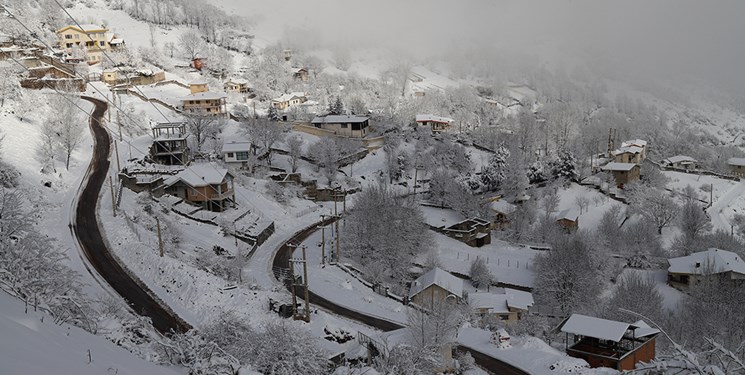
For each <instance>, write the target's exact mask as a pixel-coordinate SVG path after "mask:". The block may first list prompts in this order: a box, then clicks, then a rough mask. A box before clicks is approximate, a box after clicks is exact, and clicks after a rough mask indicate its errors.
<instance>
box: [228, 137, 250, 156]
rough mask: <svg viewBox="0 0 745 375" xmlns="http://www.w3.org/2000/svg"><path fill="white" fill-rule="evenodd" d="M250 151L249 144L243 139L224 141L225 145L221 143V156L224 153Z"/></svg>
mask: <svg viewBox="0 0 745 375" xmlns="http://www.w3.org/2000/svg"><path fill="white" fill-rule="evenodd" d="M250 150H251V142H249V141H248V140H245V139H236V140H231V141H225V143H223V145H222V152H223V154H224V153H226V152H242V151H250Z"/></svg>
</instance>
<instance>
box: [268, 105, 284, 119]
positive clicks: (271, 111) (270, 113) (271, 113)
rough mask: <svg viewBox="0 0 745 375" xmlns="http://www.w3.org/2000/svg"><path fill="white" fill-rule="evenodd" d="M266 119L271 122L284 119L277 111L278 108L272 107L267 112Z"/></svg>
mask: <svg viewBox="0 0 745 375" xmlns="http://www.w3.org/2000/svg"><path fill="white" fill-rule="evenodd" d="M266 117H267V118H268V119H269V121H274V122H276V121H281V120H282V117H280V116H279V111H277V107H275V106H273V105H270V106H269V109H268V110H267V111H266Z"/></svg>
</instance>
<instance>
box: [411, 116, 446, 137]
mask: <svg viewBox="0 0 745 375" xmlns="http://www.w3.org/2000/svg"><path fill="white" fill-rule="evenodd" d="M415 120H416V123H417V124H419V125H423V126H429V127H430V128H432V133H440V132H443V131H445V130H447V129H449V128H450V124H451V123H452V122H453V121H455V120H453V119H451V118H448V117H440V116H435V115H428V114H425V115H416V118H415Z"/></svg>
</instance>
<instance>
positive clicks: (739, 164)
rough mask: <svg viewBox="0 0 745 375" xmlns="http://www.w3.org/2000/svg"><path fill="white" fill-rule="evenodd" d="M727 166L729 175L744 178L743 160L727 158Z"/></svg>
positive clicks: (744, 161) (744, 166) (744, 167)
mask: <svg viewBox="0 0 745 375" xmlns="http://www.w3.org/2000/svg"><path fill="white" fill-rule="evenodd" d="M727 165H728V166H729V170H730V173H732V174H733V175H735V176H738V177H745V158H729V159H728V160H727Z"/></svg>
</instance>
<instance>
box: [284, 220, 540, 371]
mask: <svg viewBox="0 0 745 375" xmlns="http://www.w3.org/2000/svg"><path fill="white" fill-rule="evenodd" d="M331 223H333V219H332V218H329V219H326V221H325V222H318V223H316V224H314V225H312V226H310V227H308V228H305V229H303V230H301V231H299V232H297V233H295V235H293V236H292V237H291V238H290V239H289V240H287V241H285V242H284V243H283V244H282V245H281V246H280V247H279V249H278V250H277V252H276V254H275V255H274V261H273V263H272V268H273V269H274V270H275V277H278V276H279V270H281V269H288V268H289V267H290V265H289V261H290V256H291V254H292V251H293V249H294V246H290V245H291V244H292V245H298V244H300V243H301V242H303V240H305V239H306V238H308V236H310V235H311V234H312V233H313V232H315V231H317V230H318V228H319V227H320V226H326V225H329V224H331ZM322 224H323V225H322ZM278 278H279V277H278ZM285 286H287V287H288V290H290V287H289V285H285ZM297 293H298V295H299V296H302V295H303V290H302V288H298V290H297ZM308 298H309V299H310V303H312V304H314V305H316V306H320V307H322V308H324V309H326V310H329V311H332V312H334V313H335V314H338V315H341V316H343V317H346V318H349V319H352V320H354V321H357V322H360V323H363V324H366V325H368V326H371V327H375V328H377V329H380V330H382V331H386V332H387V331H393V330H396V329H399V328H403V326H402V325H400V324H398V323H394V322H391V321H389V320H385V319H380V318H378V317H374V316H370V315H367V314H364V313H361V312H359V311H355V310H351V309H349V308H346V307H344V306H340V305H337V304H336V303H334V302H333V301H330V300H328V299H326V298H323V297H321V296H319V295H317V294H315V293H313V291H311V290H309V291H308ZM455 349H456V350H458V351H464V350H465V351H468V352H470V353H471V356H473V359H474V360H475V361H476V364H478V365H479V366H481V367H482V368H484V369H485V370H487V371H488V372H490V373H492V374H499V375H528V373H527V372H525V371H522V370H520V369H518V368H517V367H515V366H512V365H510V364H509V363H505V362H502V361H500V360H498V359H496V358H492V357H490V356H488V355H486V354H484V353H482V352H480V351H478V350H476V349H473V348H469V347H467V346H457V347H456V348H455Z"/></svg>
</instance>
